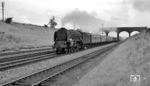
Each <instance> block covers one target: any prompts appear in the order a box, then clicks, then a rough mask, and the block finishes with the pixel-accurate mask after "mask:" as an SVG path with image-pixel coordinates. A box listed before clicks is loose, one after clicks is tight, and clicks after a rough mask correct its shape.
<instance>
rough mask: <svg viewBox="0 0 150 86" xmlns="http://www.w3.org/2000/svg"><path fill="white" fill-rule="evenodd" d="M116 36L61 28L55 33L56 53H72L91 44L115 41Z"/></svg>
mask: <svg viewBox="0 0 150 86" xmlns="http://www.w3.org/2000/svg"><path fill="white" fill-rule="evenodd" d="M115 41H116V38H112V37H106V36H102V35H96V34H91V33H87V32H82V31H80V30H67V29H66V28H63V27H62V28H60V29H58V30H57V31H56V32H55V33H54V42H55V43H54V48H55V49H56V53H57V54H58V53H70V52H75V51H79V50H81V49H85V48H88V47H91V46H96V45H102V44H106V43H111V42H115Z"/></svg>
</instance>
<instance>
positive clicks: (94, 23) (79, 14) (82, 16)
mask: <svg viewBox="0 0 150 86" xmlns="http://www.w3.org/2000/svg"><path fill="white" fill-rule="evenodd" d="M62 22H63V24H67V23H71V24H75V26H77V27H80V28H81V29H82V30H83V31H88V32H97V31H98V30H99V28H100V27H101V24H103V23H104V20H102V19H99V18H96V17H95V16H94V15H93V14H89V13H87V12H86V11H80V10H78V9H75V10H73V11H72V12H70V13H68V14H67V15H65V16H64V17H63V19H62Z"/></svg>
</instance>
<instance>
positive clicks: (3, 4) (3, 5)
mask: <svg viewBox="0 0 150 86" xmlns="http://www.w3.org/2000/svg"><path fill="white" fill-rule="evenodd" d="M1 4H2V21H4V7H5V3H4V2H2V3H1Z"/></svg>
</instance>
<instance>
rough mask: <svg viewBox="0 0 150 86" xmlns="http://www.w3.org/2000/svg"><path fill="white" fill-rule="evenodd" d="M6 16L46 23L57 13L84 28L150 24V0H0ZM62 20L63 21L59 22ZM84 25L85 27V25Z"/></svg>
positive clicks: (33, 22)
mask: <svg viewBox="0 0 150 86" xmlns="http://www.w3.org/2000/svg"><path fill="white" fill-rule="evenodd" d="M0 1H5V10H6V12H5V15H6V17H14V20H15V21H17V22H25V23H32V24H38V25H44V24H47V23H48V21H49V18H51V17H52V16H55V17H56V21H57V22H58V27H59V26H61V23H63V24H67V25H70V26H72V25H73V24H74V25H75V26H76V27H80V28H84V30H87V31H91V28H93V30H92V31H95V32H96V31H98V28H99V27H102V24H103V26H104V27H116V26H150V0H0ZM61 21H62V22H61ZM85 28H86V29H85Z"/></svg>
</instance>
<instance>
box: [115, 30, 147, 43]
mask: <svg viewBox="0 0 150 86" xmlns="http://www.w3.org/2000/svg"><path fill="white" fill-rule="evenodd" d="M144 30H147V27H118V28H117V31H116V32H117V39H118V41H119V40H120V39H119V34H120V32H122V31H126V32H128V33H129V37H130V36H131V33H132V32H133V31H139V32H142V31H144Z"/></svg>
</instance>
